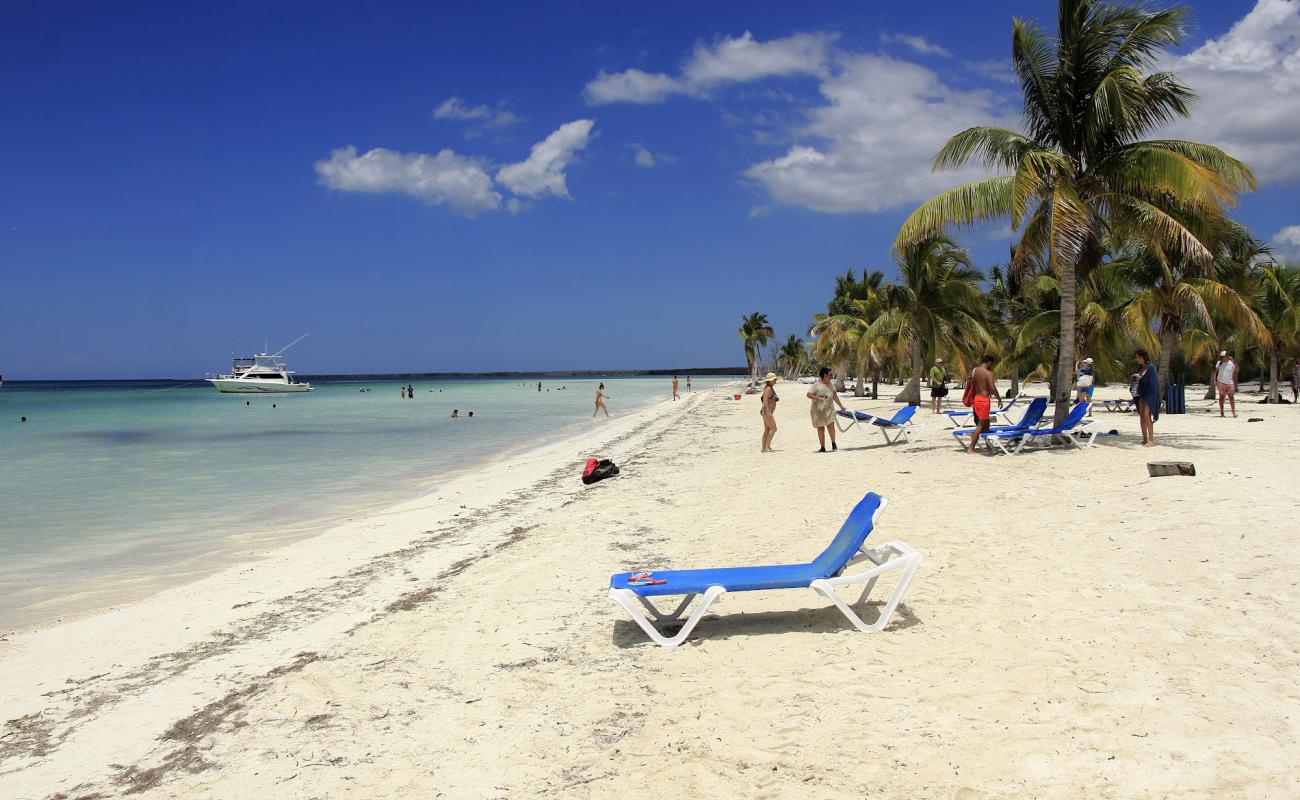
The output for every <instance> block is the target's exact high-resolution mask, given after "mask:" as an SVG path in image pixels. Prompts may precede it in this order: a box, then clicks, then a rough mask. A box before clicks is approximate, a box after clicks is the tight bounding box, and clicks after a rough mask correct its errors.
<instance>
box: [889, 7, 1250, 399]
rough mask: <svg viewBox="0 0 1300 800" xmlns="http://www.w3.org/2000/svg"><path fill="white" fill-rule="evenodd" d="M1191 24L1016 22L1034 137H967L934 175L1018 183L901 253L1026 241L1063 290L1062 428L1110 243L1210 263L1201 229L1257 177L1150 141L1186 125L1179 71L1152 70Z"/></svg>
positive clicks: (1014, 53)
mask: <svg viewBox="0 0 1300 800" xmlns="http://www.w3.org/2000/svg"><path fill="white" fill-rule="evenodd" d="M1187 26H1188V12H1187V9H1185V8H1181V7H1179V8H1170V9H1164V10H1159V11H1156V10H1151V9H1148V8H1146V7H1143V6H1140V5H1134V6H1122V5H1111V4H1107V3H1102V2H1099V0H1058V6H1057V35H1056V38H1055V39H1053V38H1051V37H1049V36H1048V35H1047V34H1046V33H1044V32H1043V31H1042V30H1040V29H1039V28H1038V27H1037V26H1036V25H1034V24H1033V23H1030V22H1025V21H1023V20H1020V19H1017V20H1015V21H1014V23H1013V28H1012V36H1011V61H1012V67H1013V68H1014V69H1015V71H1016V75H1017V77H1018V79H1019V82H1020V87H1021V91H1022V94H1023V98H1024V107H1023V112H1022V118H1023V127H1024V129H1025V132H1023V133H1022V132H1019V131H1012V130H1006V129H1003V128H992V127H977V128H970V129H968V130H965V131H963V132H961V133H958V134H957V135H955V136H953V137H952V138H951V139H949V140H948V142H947V143H946V144H945V145H944V146H943V149H941V150H940V151H939V153H938V155H936V156H935V159H934V166H935V168H936V169H940V168H946V167H956V166H959V165H962V164H966V163H968V162H971V161H976V162H980V163H982V164H984V165H985V166H988V167H991V168H993V169H997V170H999V171H1003V170H1005V171H1009V172H1011V173H1012V174H1010V175H1000V176H997V177H992V178H987V179H984V180H979V181H975V182H973V183H969V184H965V185H962V186H958V187H956V188H953V189H949V190H948V191H946V192H943V193H941V194H939V195H937V196H935V197H933V198H931V199H930V200H928V201H926V202H925V203H923V204H922V205H921V206H920V207H919V208H917V209H916V210H915V211H914V212H912V214H911V216H910V217H908V219H907V221H906V222H904V223H903V226H902V228H901V229H900V230H899V233H898V238H897V240H896V242H895V246H896V247H901V246H903V245H905V244H906V243H907V242H910V241H913V240H916V239H918V238H920V237H922V236H925V235H928V234H929V233H931V232H933V231H937V230H940V229H942V228H943V227H944V226H945V225H947V224H951V223H957V224H971V223H974V222H983V221H990V220H999V219H1005V218H1008V217H1009V218H1010V220H1011V223H1012V227H1013V228H1014V229H1016V230H1019V231H1021V239H1020V247H1019V248H1018V250H1017V256H1018V257H1020V258H1026V259H1027V258H1031V257H1039V258H1042V259H1044V261H1045V262H1046V264H1047V266H1048V267H1049V269H1050V270H1051V271H1052V272H1053V273H1054V274H1056V275H1057V276H1058V277H1059V280H1060V287H1061V307H1060V320H1059V321H1060V333H1059V336H1058V348H1057V355H1056V366H1055V370H1054V371H1055V375H1056V381H1055V391H1056V417H1055V418H1056V420H1057V421H1058V422H1059V421H1060V420H1061V419H1063V418H1064V417H1065V415H1066V414H1067V413H1068V410H1069V400H1070V393H1069V387H1070V385H1071V384H1072V383H1073V377H1074V375H1073V371H1074V360H1075V344H1076V342H1075V336H1076V333H1077V330H1076V323H1077V317H1078V313H1077V312H1078V306H1077V302H1078V287H1079V278H1080V276H1084V277H1086V276H1087V275H1088V274H1089V273H1090V272H1092V271H1093V270H1094V269H1095V268H1097V267H1098V266H1100V264H1101V260H1102V256H1103V253H1104V247H1103V241H1102V237H1103V235H1104V234H1105V233H1106V232H1110V233H1111V234H1113V235H1117V236H1121V237H1123V238H1125V239H1127V240H1133V241H1142V242H1146V243H1151V244H1155V245H1159V246H1162V247H1164V248H1165V249H1166V250H1167V251H1170V252H1173V251H1178V252H1180V253H1182V257H1183V258H1186V259H1188V260H1190V261H1193V262H1198V263H1202V262H1205V261H1209V260H1210V259H1211V257H1212V253H1211V251H1210V248H1209V247H1208V246H1207V245H1206V244H1205V242H1204V241H1202V239H1201V238H1200V236H1199V235H1198V233H1197V230H1198V229H1200V228H1202V227H1205V226H1202V225H1200V224H1199V223H1200V222H1207V223H1211V224H1210V225H1209V227H1220V226H1217V225H1215V224H1214V223H1218V222H1220V221H1222V220H1223V218H1224V214H1225V209H1226V207H1227V206H1230V205H1232V204H1234V203H1235V200H1236V195H1237V194H1238V193H1240V192H1241V191H1243V190H1244V189H1246V188H1251V189H1253V188H1254V186H1255V176H1254V174H1253V173H1252V172H1251V171H1250V169H1249V168H1248V167H1247V166H1246V165H1244V164H1242V163H1241V162H1239V161H1236V160H1235V159H1232V158H1230V157H1229V156H1228V155H1226V154H1225V153H1224V152H1223V151H1221V150H1219V149H1218V148H1215V147H1211V146H1209V145H1204V144H1198V143H1195V142H1188V141H1182V140H1172V139H1164V140H1154V141H1142V140H1141V138H1140V137H1141V136H1142V135H1143V134H1145V133H1147V132H1148V131H1150V130H1152V129H1153V128H1158V127H1160V126H1161V125H1163V124H1165V123H1168V122H1170V121H1171V120H1173V119H1176V118H1178V117H1185V116H1187V113H1188V111H1187V103H1188V101H1189V100H1191V99H1192V98H1193V94H1192V92H1191V90H1189V89H1188V88H1187V87H1185V86H1183V85H1182V84H1181V83H1179V82H1178V80H1177V79H1176V77H1175V76H1174V75H1173V74H1171V73H1168V72H1148V70H1149V68H1150V67H1151V66H1152V65H1153V64H1154V62H1155V61H1156V60H1157V59H1158V58H1159V57H1160V56H1161V55H1162V54H1163V53H1164V52H1165V51H1166V50H1167V49H1168V48H1171V47H1175V46H1177V45H1178V44H1179V43H1180V42H1181V41H1182V39H1183V36H1184V34H1185V33H1186V30H1187ZM1189 222H1195V223H1197V224H1190V225H1189ZM1014 266H1016V265H1014V264H1013V267H1014Z"/></svg>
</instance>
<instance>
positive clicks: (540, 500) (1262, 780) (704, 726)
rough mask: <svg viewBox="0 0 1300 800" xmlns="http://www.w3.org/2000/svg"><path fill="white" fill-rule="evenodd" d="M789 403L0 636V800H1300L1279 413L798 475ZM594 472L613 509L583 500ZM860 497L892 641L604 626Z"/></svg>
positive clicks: (798, 597)
mask: <svg viewBox="0 0 1300 800" xmlns="http://www.w3.org/2000/svg"><path fill="white" fill-rule="evenodd" d="M1243 388H1245V387H1243ZM782 389H783V391H782V394H783V402H782V403H781V404H780V408H779V410H778V421H779V424H780V430H779V432H778V434H777V437H776V441H775V447H776V448H777V450H778V452H776V453H773V454H767V455H760V454H759V453H758V452H757V451H758V446H759V435H760V424H759V420H758V413H757V409H758V400H757V398H756V397H754V396H746V397H744V398H743V399H742V400H741V401H739V402H736V401H733V400H728V399H724V394H723V392H722V391H720V390H714V391H709V392H696V393H694V394H692V395H689V396H687V397H686V398H685V400H684V402H680V403H671V402H668V403H661V404H659V405H657V406H654V407H653V408H651V409H648V410H646V411H643V412H639V413H637V414H634V415H629V416H626V417H623V418H616V419H614V420H611V421H610V422H608V423H605V422H604V421H603V420H601V421H599V422H596V423H594V424H593V430H592V431H591V433H589V434H585V435H583V436H581V437H578V438H577V439H571V440H567V441H564V442H559V443H556V444H554V445H550V446H548V447H545V448H542V449H539V450H535V451H531V452H529V453H526V454H524V455H522V456H519V457H517V458H512V459H511V460H510V461H508V462H503V463H498V464H495V465H493V466H490V467H487V468H484V469H482V470H479V471H475V472H473V473H469V474H466V475H462V476H459V477H458V478H456V480H455V481H453V482H451V483H449V484H447V485H444V486H443V487H441V488H440V489H439V490H438V491H437V492H435V493H432V494H429V495H426V496H422V497H418V498H413V499H411V500H409V501H408V502H406V503H403V504H401V505H399V506H396V507H394V508H391V509H388V510H386V511H384V512H382V513H378V514H375V515H373V516H367V517H365V518H359V519H354V520H351V521H349V522H347V523H346V524H343V525H341V526H339V527H337V528H335V529H332V530H330V531H328V532H326V533H324V534H322V535H320V536H317V537H314V538H311V539H308V540H304V541H300V542H296V543H294V544H292V545H290V546H288V547H285V548H283V549H279V550H276V551H274V552H270V553H267V554H266V556H265V558H263V559H261V560H258V561H255V562H252V563H243V564H240V565H238V566H236V567H233V568H232V569H231V570H229V571H226V572H223V573H220V574H217V575H214V576H212V577H208V578H206V579H204V580H202V581H200V582H197V583H193V584H189V585H186V586H182V587H178V588H173V589H169V590H166V591H164V592H162V593H160V594H157V595H155V596H154V597H152V598H149V599H147V600H144V601H141V602H138V603H134V604H131V605H128V606H124V607H121V608H117V609H114V610H111V611H108V612H105V613H101V614H97V615H94V616H90V617H87V618H84V619H79V620H75V621H69V622H66V623H63V624H58V625H54V626H51V627H47V628H44V629H39V630H30V631H19V632H13V633H9V634H7V635H5V637H4V639H3V641H0V707H2V708H3V711H4V713H3V720H4V727H3V728H2V729H0V796H3V797H6V798H78V797H80V798H90V797H116V796H125V795H130V796H132V797H138V798H164V797H168V798H170V797H177V798H182V797H183V798H235V797H249V798H252V797H257V798H341V797H384V798H431V797H447V798H506V797H510V798H514V797H520V798H522V797H557V798H561V797H562V798H585V797H608V796H610V795H614V794H618V795H623V794H647V793H648V794H651V795H657V796H666V797H692V796H715V797H759V798H775V797H815V798H862V797H887V798H962V799H963V800H966V799H968V798H969V799H973V798H1023V797H1043V798H1076V797H1083V796H1088V797H1095V798H1167V797H1216V798H1237V797H1240V798H1264V797H1270V798H1272V797H1276V798H1282V797H1294V796H1296V793H1297V785H1298V784H1297V778H1296V771H1295V766H1294V765H1295V764H1296V763H1298V762H1300V655H1298V650H1300V602H1297V601H1298V600H1300V596H1298V594H1297V577H1296V564H1297V561H1298V560H1300V543H1297V540H1296V538H1295V536H1294V528H1295V525H1294V522H1295V519H1296V516H1297V513H1300V499H1298V493H1297V489H1298V488H1300V481H1298V480H1297V478H1296V475H1295V473H1293V472H1291V471H1290V469H1291V468H1290V467H1289V466H1288V465H1289V464H1290V463H1291V461H1292V459H1294V458H1295V457H1296V453H1297V452H1298V450H1297V448H1298V446H1300V433H1298V432H1297V431H1298V430H1300V427H1298V426H1297V420H1300V416H1297V415H1300V409H1297V408H1296V407H1292V406H1280V407H1279V406H1268V405H1258V404H1256V403H1253V402H1248V401H1249V400H1250V399H1252V398H1251V397H1250V396H1249V395H1248V394H1243V395H1242V397H1241V400H1242V402H1241V403H1239V407H1238V413H1239V418H1237V419H1219V418H1218V416H1217V407H1216V409H1215V413H1214V415H1210V414H1207V413H1206V412H1205V410H1204V409H1205V408H1206V406H1207V405H1208V404H1207V403H1206V402H1205V401H1201V400H1199V399H1197V400H1193V399H1192V398H1193V397H1197V398H1199V396H1200V395H1199V393H1198V392H1197V391H1195V389H1191V390H1189V392H1188V407H1189V412H1190V413H1188V414H1187V415H1179V416H1164V417H1162V418H1161V419H1160V421H1159V422H1158V423H1157V426H1156V433H1157V436H1158V438H1159V441H1160V446H1159V447H1157V448H1152V449H1143V448H1141V447H1139V446H1138V435H1137V431H1138V423H1137V419H1136V416H1135V415H1133V414H1112V413H1108V412H1105V411H1101V410H1098V411H1097V412H1096V424H1097V425H1098V426H1100V427H1102V428H1103V429H1106V430H1110V429H1112V428H1113V429H1116V430H1118V432H1119V435H1118V436H1104V437H1101V438H1100V439H1099V441H1098V443H1097V445H1096V446H1095V447H1092V448H1090V449H1086V450H1082V451H1079V450H1066V449H1053V450H1043V451H1038V452H1032V453H1026V454H1021V455H1017V456H998V457H992V456H983V455H980V456H971V455H968V454H965V453H963V452H961V451H960V450H959V449H958V448H957V447H956V446H955V444H954V442H953V440H952V437H951V436H949V435H948V434H947V433H946V432H945V431H944V430H943V428H944V425H943V424H942V423H940V422H939V421H938V420H937V419H935V418H932V417H931V416H930V414H929V411H928V410H927V409H922V410H920V411H919V412H918V416H917V418H918V419H920V420H922V421H924V422H926V423H927V424H928V426H929V427H928V430H927V431H926V435H925V436H924V437H923V438H922V439H921V441H920V442H919V443H916V444H911V445H896V446H885V444H884V440H883V439H882V437H881V436H879V435H878V434H875V433H871V434H868V433H867V432H864V431H863V430H851V431H849V432H847V433H842V434H840V445H841V450H840V452H837V453H827V454H819V453H817V452H815V450H816V437H815V435H814V433H813V430H812V429H811V427H810V424H809V421H808V405H807V401H805V400H804V399H803V389H802V387H798V386H793V385H788V384H783V385H782ZM1035 390H1037V393H1040V394H1041V393H1042V392H1043V387H1041V386H1030V387H1028V391H1029V392H1030V393H1035ZM892 391H894V389H893V387H882V396H883V395H886V394H887V393H889V394H892ZM1108 392H1109V393H1108ZM1120 392H1122V389H1120V388H1115V389H1112V390H1106V389H1103V390H1100V391H1099V394H1098V399H1099V400H1100V399H1102V398H1105V397H1110V396H1116V397H1117V396H1119V394H1120ZM845 400H846V402H847V403H848V404H849V405H850V407H853V408H863V409H867V410H880V411H884V412H887V413H892V412H893V411H894V410H895V409H896V408H897V406H895V405H894V404H893V403H890V402H888V401H886V400H881V401H870V400H863V399H855V398H852V397H845ZM1248 418H1259V419H1260V420H1261V421H1259V422H1249V421H1248ZM587 455H600V456H603V457H608V458H612V459H613V460H614V461H616V462H617V463H618V464H619V465H620V466H621V467H622V470H623V474H622V475H620V476H619V477H617V478H615V479H612V480H608V481H605V482H602V483H600V484H597V485H594V486H591V487H584V486H583V485H582V484H581V483H580V482H579V480H578V474H579V472H580V470H581V464H582V459H583V458H584V457H585V456H587ZM1153 460H1181V461H1191V462H1193V463H1194V464H1195V465H1196V470H1197V475H1196V476H1195V477H1162V478H1150V477H1148V476H1147V471H1146V466H1145V464H1146V462H1148V461H1153ZM867 491H876V492H879V493H880V494H882V495H883V496H885V497H886V498H887V499H888V500H889V501H890V505H889V507H888V509H887V510H886V511H885V513H884V515H883V516H882V517H881V520H880V526H879V530H877V531H875V532H874V533H873V534H872V540H873V541H874V540H876V539H879V540H880V541H887V540H889V539H893V538H897V539H901V540H903V541H905V542H907V543H908V544H910V545H912V546H914V547H916V548H917V549H919V550H920V551H921V552H922V553H923V554H924V557H925V561H924V563H923V564H922V566H921V569H920V571H919V573H918V574H917V576H916V579H915V581H914V583H913V584H912V587H911V590H910V592H909V594H908V595H907V597H906V598H905V599H904V603H903V606H902V607H901V609H900V613H899V615H898V616H897V617H896V619H895V621H894V623H893V624H892V625H891V626H890V627H889V628H887V629H886V630H884V631H883V632H880V633H877V634H870V635H868V634H862V633H859V632H857V631H856V630H854V629H852V628H851V627H850V626H849V625H848V624H847V623H846V621H845V620H844V618H843V617H842V616H841V615H840V614H839V612H838V611H836V610H835V609H834V608H833V607H831V606H830V604H829V603H827V602H826V601H825V600H823V599H822V598H820V597H819V596H818V595H816V594H814V593H813V592H811V591H807V590H786V591H777V592H759V593H743V594H742V593H736V594H728V595H724V596H723V598H722V599H721V600H720V601H719V602H718V603H717V604H715V606H714V607H713V609H712V611H711V612H710V614H709V615H708V616H706V617H705V618H704V619H703V621H702V622H701V623H700V625H699V627H698V628H697V629H696V631H695V632H694V634H693V635H692V636H691V638H690V639H689V640H688V641H687V642H686V643H685V644H683V645H682V646H680V647H677V648H675V649H664V648H660V647H658V646H656V645H654V644H652V643H650V642H649V641H647V640H646V638H645V637H644V635H643V634H642V632H641V631H640V630H639V629H638V628H636V626H635V625H634V624H633V623H632V622H631V621H630V620H629V619H628V618H627V617H626V616H625V615H624V613H623V612H622V611H621V609H619V608H618V607H616V606H615V605H614V604H613V603H611V602H610V601H609V599H608V598H607V597H606V588H607V586H608V579H609V575H610V573H612V572H617V571H623V570H626V569H630V568H637V567H646V568H651V569H663V568H668V567H707V566H741V565H751V564H777V563H788V562H796V561H805V560H808V559H810V558H811V557H812V556H814V555H815V554H816V553H817V552H819V551H820V550H821V549H822V548H823V547H824V546H825V545H826V543H827V542H828V541H829V540H830V538H831V537H832V535H833V534H834V532H835V530H836V529H837V528H838V526H839V524H840V523H841V521H842V520H843V518H844V516H845V514H846V513H847V512H848V510H849V509H850V508H851V507H852V505H853V504H854V503H855V502H856V501H857V500H858V499H860V498H861V497H862V495H863V494H864V493H865V492H867ZM872 613H873V612H872V611H871V610H868V611H867V612H866V616H867V617H868V618H870V616H871V614H872Z"/></svg>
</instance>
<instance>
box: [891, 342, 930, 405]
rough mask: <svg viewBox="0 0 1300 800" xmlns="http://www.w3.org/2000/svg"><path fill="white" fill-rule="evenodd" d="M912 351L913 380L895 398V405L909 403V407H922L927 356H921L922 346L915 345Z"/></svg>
mask: <svg viewBox="0 0 1300 800" xmlns="http://www.w3.org/2000/svg"><path fill="white" fill-rule="evenodd" d="M911 350H912V378H911V380H909V381H908V382H907V385H906V386H904V387H903V391H901V392H899V393H898V397H895V398H894V402H895V403H907V404H908V405H909V406H919V405H921V370H922V369H924V368H925V356H924V355H922V354H921V345H920V343H919V342H917V343H914V344H913V345H912V347H911Z"/></svg>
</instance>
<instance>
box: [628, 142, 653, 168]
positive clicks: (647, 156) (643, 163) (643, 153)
mask: <svg viewBox="0 0 1300 800" xmlns="http://www.w3.org/2000/svg"><path fill="white" fill-rule="evenodd" d="M631 148H632V149H633V150H634V151H636V152H635V155H633V156H632V160H633V161H634V162H636V165H637V166H638V167H646V168H647V169H648V168H650V167H653V166H654V165H655V154H654V153H651V152H650V151H649V150H647V149H645V148H644V147H642V146H641V145H639V144H634V145H631Z"/></svg>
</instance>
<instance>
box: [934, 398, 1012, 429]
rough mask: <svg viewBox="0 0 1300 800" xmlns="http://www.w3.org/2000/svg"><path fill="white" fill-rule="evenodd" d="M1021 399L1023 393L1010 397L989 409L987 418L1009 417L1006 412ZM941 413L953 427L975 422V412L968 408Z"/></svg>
mask: <svg viewBox="0 0 1300 800" xmlns="http://www.w3.org/2000/svg"><path fill="white" fill-rule="evenodd" d="M1023 399H1024V395H1020V396H1019V397H1013V398H1011V400H1010V401H1009V402H1007V404H1006V405H1004V406H1003V407H1002V408H998V409H994V410H993V411H990V412H989V418H990V419H997V418H998V417H1001V418H1003V419H1010V417H1009V416H1008V413H1009V412H1010V411H1011V409H1012V408H1014V407H1015V405H1016V403H1017V402H1018V401H1020V400H1023ZM943 415H944V416H945V417H947V418H948V422H950V423H952V426H953V427H954V428H968V427H970V426H971V425H972V424H973V423H974V422H975V412H974V411H972V410H970V409H963V410H961V411H945V412H943Z"/></svg>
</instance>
